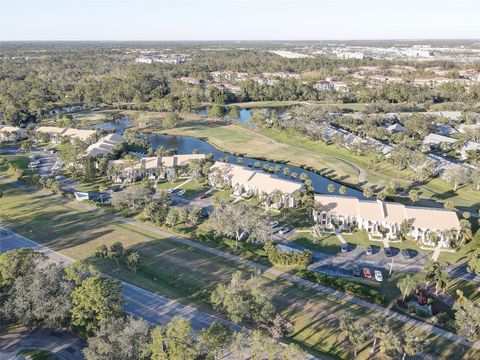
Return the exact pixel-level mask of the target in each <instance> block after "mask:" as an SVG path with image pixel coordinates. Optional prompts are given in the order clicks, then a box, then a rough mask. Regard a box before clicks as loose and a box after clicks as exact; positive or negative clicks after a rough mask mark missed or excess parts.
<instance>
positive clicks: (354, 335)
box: [348, 321, 368, 358]
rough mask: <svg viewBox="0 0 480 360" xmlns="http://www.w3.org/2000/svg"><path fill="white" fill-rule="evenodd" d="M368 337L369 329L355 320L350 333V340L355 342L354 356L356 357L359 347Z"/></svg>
mask: <svg viewBox="0 0 480 360" xmlns="http://www.w3.org/2000/svg"><path fill="white" fill-rule="evenodd" d="M367 339H368V333H367V329H366V328H365V327H364V326H363V325H361V324H360V323H359V322H358V321H356V322H354V323H353V325H352V326H351V328H350V335H349V336H348V340H349V341H350V342H351V343H352V344H353V354H354V355H353V356H354V357H355V358H356V357H357V353H358V348H359V347H360V346H361V345H363V344H365V342H366V341H367Z"/></svg>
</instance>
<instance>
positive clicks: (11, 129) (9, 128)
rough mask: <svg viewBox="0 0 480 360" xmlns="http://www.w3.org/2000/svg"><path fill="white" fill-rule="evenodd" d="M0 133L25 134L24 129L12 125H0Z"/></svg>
mask: <svg viewBox="0 0 480 360" xmlns="http://www.w3.org/2000/svg"><path fill="white" fill-rule="evenodd" d="M0 132H9V133H13V132H18V133H23V132H25V130H24V129H22V128H19V127H16V126H10V125H0Z"/></svg>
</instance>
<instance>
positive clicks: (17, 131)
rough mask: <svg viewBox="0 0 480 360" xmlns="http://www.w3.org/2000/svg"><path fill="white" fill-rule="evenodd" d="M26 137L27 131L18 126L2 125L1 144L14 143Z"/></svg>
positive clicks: (0, 126)
mask: <svg viewBox="0 0 480 360" xmlns="http://www.w3.org/2000/svg"><path fill="white" fill-rule="evenodd" d="M26 137H27V134H26V133H25V129H22V128H19V127H17V126H9V125H0V142H14V141H18V140H21V139H25V138H26Z"/></svg>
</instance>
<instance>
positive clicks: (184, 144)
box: [147, 134, 364, 199]
mask: <svg viewBox="0 0 480 360" xmlns="http://www.w3.org/2000/svg"><path fill="white" fill-rule="evenodd" d="M147 138H148V142H149V143H150V144H151V145H152V147H153V148H154V149H156V148H158V147H159V146H163V147H165V148H173V149H176V151H177V153H178V154H191V153H192V152H193V151H198V152H199V153H203V154H213V157H214V159H215V160H219V159H221V158H225V157H227V158H228V160H229V162H230V163H231V164H237V158H238V156H235V155H232V154H229V153H226V152H223V151H221V150H219V149H217V148H216V147H214V146H213V145H210V144H209V143H207V142H205V141H203V140H201V139H198V138H195V137H190V136H175V135H163V134H150V135H149V136H147ZM242 160H243V164H242V165H244V166H248V167H251V168H255V163H259V164H260V168H262V167H263V165H265V164H267V165H268V166H273V167H275V166H278V167H279V171H278V172H276V173H274V175H275V176H277V177H279V178H283V179H289V180H293V181H298V182H301V180H300V179H292V178H291V177H290V176H289V175H287V176H285V175H284V174H283V169H284V168H286V167H287V168H288V169H289V170H290V174H291V173H297V174H298V176H300V174H301V173H306V174H307V176H308V178H309V179H310V180H312V183H313V188H314V190H315V191H316V192H319V193H324V194H326V193H328V191H327V186H328V184H332V183H333V184H334V185H335V192H333V193H332V194H337V195H338V194H339V193H338V189H339V188H340V184H338V183H336V182H335V181H333V180H331V179H329V178H326V177H324V176H321V175H319V174H317V173H315V172H313V171H309V170H305V169H302V168H299V167H297V166H292V165H284V164H279V163H275V162H270V161H264V160H257V159H253V158H248V157H242ZM347 195H348V196H354V197H357V198H361V199H363V198H364V197H363V195H362V193H361V192H360V191H358V190H355V189H352V188H349V187H347Z"/></svg>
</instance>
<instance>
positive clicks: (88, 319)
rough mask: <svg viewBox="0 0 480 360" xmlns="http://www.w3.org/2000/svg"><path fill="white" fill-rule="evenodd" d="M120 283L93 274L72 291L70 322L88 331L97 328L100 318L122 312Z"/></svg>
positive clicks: (104, 318) (117, 314) (115, 315)
mask: <svg viewBox="0 0 480 360" xmlns="http://www.w3.org/2000/svg"><path fill="white" fill-rule="evenodd" d="M121 290H122V284H121V283H120V282H119V281H118V280H114V279H111V278H107V277H104V276H102V275H98V274H97V275H93V276H91V277H89V278H87V279H86V280H84V281H83V282H82V284H81V285H80V286H79V287H77V288H76V289H75V290H74V291H73V293H72V302H73V309H72V322H73V324H74V325H77V326H81V327H84V328H85V329H86V330H87V331H88V332H93V331H94V330H96V329H98V326H99V325H98V324H99V323H100V321H102V320H107V319H110V318H115V317H118V316H120V315H121V313H122V297H121Z"/></svg>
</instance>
